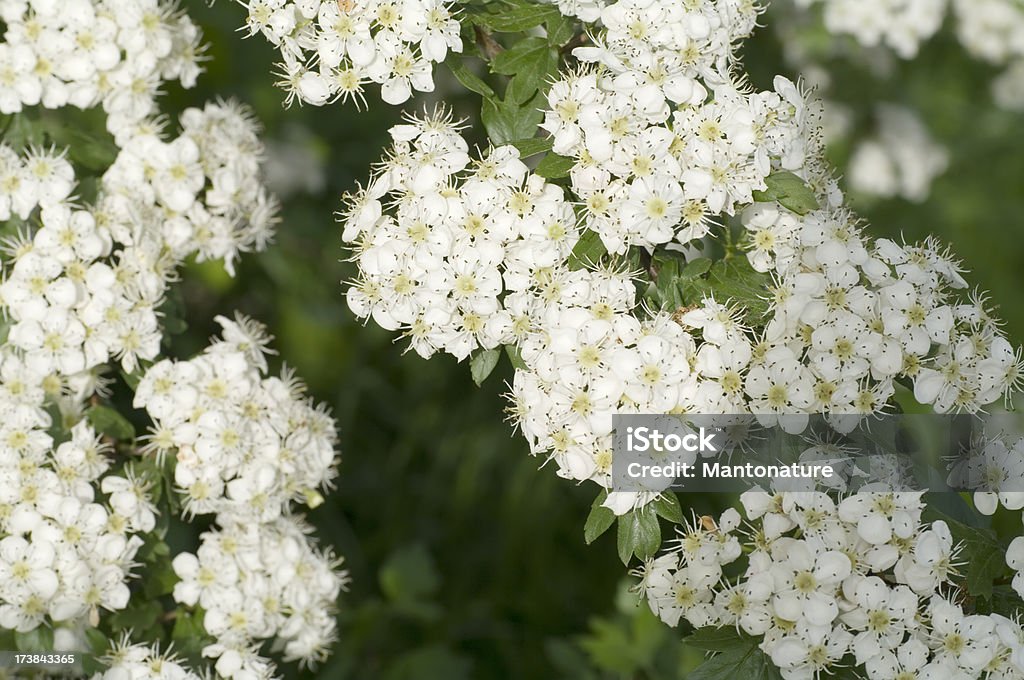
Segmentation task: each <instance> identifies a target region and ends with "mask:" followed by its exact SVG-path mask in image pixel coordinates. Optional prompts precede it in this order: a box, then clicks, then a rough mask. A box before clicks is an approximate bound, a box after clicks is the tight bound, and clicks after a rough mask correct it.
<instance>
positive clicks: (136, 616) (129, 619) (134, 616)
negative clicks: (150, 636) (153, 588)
mask: <svg viewBox="0 0 1024 680" xmlns="http://www.w3.org/2000/svg"><path fill="white" fill-rule="evenodd" d="M163 613H164V608H163V607H162V606H161V605H160V603H159V602H157V601H155V600H144V599H142V598H132V600H131V602H130V603H129V605H128V608H127V609H122V610H120V611H117V612H114V613H113V614H111V615H110V616H109V617H108V618H107V620H108V621H109V622H110V626H111V628H113V629H114V632H119V631H124V630H132V631H134V632H135V633H136V634H137V635H138V637H139V639H144V638H145V632H146V631H148V630H149V629H150V628H154V627H157V626H159V624H160V621H159V619H160V617H161V616H162V615H163Z"/></svg>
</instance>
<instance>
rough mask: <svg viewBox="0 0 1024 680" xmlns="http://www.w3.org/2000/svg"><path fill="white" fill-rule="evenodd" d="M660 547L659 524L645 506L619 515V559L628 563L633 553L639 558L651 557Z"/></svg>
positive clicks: (651, 511) (656, 518)
mask: <svg viewBox="0 0 1024 680" xmlns="http://www.w3.org/2000/svg"><path fill="white" fill-rule="evenodd" d="M659 547H661V525H660V524H659V523H658V516H657V515H656V514H655V513H654V511H653V510H651V509H650V508H647V507H643V508H639V509H637V510H633V511H632V512H630V513H627V514H625V515H622V516H621V517H619V522H618V549H619V559H620V560H622V563H623V564H626V565H628V564H629V560H630V558H631V557H632V556H633V555H636V556H637V557H639V558H640V559H641V560H646V559H648V558H649V557H653V556H654V553H656V552H657V551H658V548H659Z"/></svg>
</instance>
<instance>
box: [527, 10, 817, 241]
mask: <svg viewBox="0 0 1024 680" xmlns="http://www.w3.org/2000/svg"><path fill="white" fill-rule="evenodd" d="M756 18H757V9H756V7H755V6H754V5H752V4H751V3H738V2H718V3H712V2H700V3H691V5H689V6H686V7H684V6H682V5H678V4H674V3H668V2H636V1H635V0H622V1H620V2H616V3H614V4H611V5H608V6H607V7H605V8H604V9H603V11H602V12H601V21H602V23H603V25H604V26H605V32H604V33H602V34H601V35H600V36H596V37H595V42H596V44H597V46H596V47H584V48H578V49H576V50H575V51H574V54H575V55H576V56H577V57H578V58H579V59H580V60H581V61H583V62H585V63H587V64H590V65H589V66H586V67H584V68H583V69H582V70H580V71H577V72H574V73H570V74H568V75H566V76H564V77H563V78H562V79H561V80H559V81H558V82H556V83H555V84H554V86H553V87H552V88H551V91H550V93H549V95H548V105H549V108H548V110H547V112H546V115H545V120H544V123H543V125H542V127H543V128H544V129H545V130H547V131H548V132H549V133H550V134H551V136H552V140H553V144H554V151H555V152H556V153H559V154H562V155H565V156H569V157H572V158H573V159H575V160H576V165H575V167H574V168H573V170H572V174H571V179H572V188H573V192H574V193H575V194H576V195H577V196H578V197H579V199H580V201H581V202H582V203H583V205H584V207H585V210H584V215H585V221H586V226H587V228H588V229H590V230H591V231H593V232H595V233H597V234H599V235H600V236H601V239H602V241H603V242H604V244H605V246H606V247H607V248H608V250H609V251H610V252H613V253H621V252H624V251H625V250H626V249H627V248H629V247H631V246H645V247H653V246H657V245H661V244H665V243H669V242H670V241H674V240H675V241H678V242H681V243H686V242H688V241H691V240H693V239H699V238H701V237H703V236H704V235H705V234H707V232H708V228H709V225H710V219H711V218H712V217H713V216H715V215H719V214H721V213H723V212H724V213H727V214H733V212H734V210H735V208H736V206H737V205H743V204H748V203H750V202H752V201H753V197H752V192H753V191H755V190H764V189H765V188H766V186H765V178H766V177H767V176H768V175H769V174H770V173H771V171H772V169H773V166H782V167H786V168H789V169H793V168H795V167H799V166H801V165H802V164H803V162H804V159H803V150H802V149H801V148H800V146H799V143H798V142H799V141H800V140H802V139H804V138H805V137H806V135H805V134H803V132H802V131H803V127H804V126H805V124H806V119H807V117H808V116H807V111H806V110H805V107H804V106H803V98H802V96H801V94H800V92H799V91H798V90H797V88H796V87H795V86H794V85H793V84H792V83H790V82H789V81H787V80H785V79H782V78H779V79H778V80H777V81H776V90H777V91H776V92H749V91H747V90H746V89H745V88H742V87H740V86H738V85H737V84H736V82H735V79H734V78H732V76H731V73H730V70H731V68H732V67H733V65H734V59H733V52H734V50H735V47H736V44H737V42H738V41H739V40H741V39H742V38H744V37H746V36H747V35H749V33H750V31H751V30H752V29H753V26H754V22H755V20H756ZM712 95H713V96H712Z"/></svg>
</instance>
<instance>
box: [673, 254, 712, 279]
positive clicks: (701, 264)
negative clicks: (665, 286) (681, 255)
mask: <svg viewBox="0 0 1024 680" xmlns="http://www.w3.org/2000/svg"><path fill="white" fill-rule="evenodd" d="M713 264H714V262H712V261H711V260H710V259H709V258H706V257H699V258H697V259H696V260H691V261H689V262H687V263H686V266H685V267H683V270H682V271H681V272H679V278H680V279H683V280H686V279H696V278H698V277H701V276H704V275H705V274H707V273H708V270H710V269H711V265H713Z"/></svg>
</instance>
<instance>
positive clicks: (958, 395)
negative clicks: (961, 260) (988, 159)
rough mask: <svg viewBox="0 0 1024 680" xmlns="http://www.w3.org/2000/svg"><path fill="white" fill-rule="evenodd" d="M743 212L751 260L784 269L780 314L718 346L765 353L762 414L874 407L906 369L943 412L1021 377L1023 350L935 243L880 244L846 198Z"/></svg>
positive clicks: (979, 403)
mask: <svg viewBox="0 0 1024 680" xmlns="http://www.w3.org/2000/svg"><path fill="white" fill-rule="evenodd" d="M744 217H745V224H746V227H747V229H748V232H749V246H750V248H751V251H750V254H749V257H750V261H751V263H752V265H753V266H754V267H755V268H756V269H758V270H759V271H770V272H772V273H773V275H774V277H775V279H776V284H775V287H774V290H773V296H774V301H773V303H774V304H773V315H772V317H771V319H770V320H769V321H768V323H767V325H766V327H765V331H764V335H763V336H761V337H760V338H758V339H757V340H756V345H755V344H754V343H751V342H750V341H749V340H746V341H745V340H744V334H743V333H734V334H731V336H730V337H729V342H728V343H722V344H719V351H720V352H722V353H731V352H734V351H736V350H735V349H734V348H736V347H741V346H745V348H744V349H742V351H741V354H742V355H743V356H747V355H748V354H750V353H751V350H754V349H756V353H757V355H758V356H760V357H762V360H761V361H759V362H758V365H756V366H755V367H752V368H750V369H748V371H747V377H746V392H747V394H748V396H750V397H751V398H752V400H751V404H750V407H751V410H752V412H755V413H783V412H803V411H807V410H810V411H812V412H819V413H820V412H825V413H872V412H875V411H877V410H879V409H881V408H882V407H883V406H884V404H885V403H886V402H887V401H888V400H889V397H890V396H891V395H892V394H893V380H894V379H896V378H897V377H906V378H909V379H910V380H912V381H913V384H914V396H915V397H916V398H917V400H918V401H919V402H921V403H923V404H930V405H931V406H932V407H933V408H934V410H935V411H937V412H939V413H948V412H951V411H953V412H960V411H967V412H976V411H978V410H979V409H980V408H981V407H983V406H985V405H987V404H991V403H993V402H996V401H998V400H1000V399H1003V398H1004V397H1005V396H1008V395H1009V394H1010V393H1011V392H1012V391H1013V390H1015V389H1018V388H1019V387H1020V381H1021V367H1022V364H1021V357H1020V352H1019V350H1017V349H1015V348H1014V347H1012V346H1011V345H1010V343H1009V342H1008V341H1007V340H1006V338H1005V337H1004V336H1003V334H1002V332H1001V331H1000V330H999V328H998V325H997V322H996V321H995V320H994V319H993V318H992V317H991V316H990V315H989V313H988V311H987V310H986V309H985V307H984V305H983V304H982V303H983V300H980V299H974V300H972V299H970V298H964V297H962V296H957V295H955V293H956V291H958V290H961V289H963V288H965V287H966V285H967V284H966V282H965V281H964V280H963V278H962V277H961V275H960V268H959V265H958V263H957V262H956V261H955V260H953V259H952V258H951V257H950V255H949V253H948V252H947V251H945V250H943V249H941V248H939V247H937V245H936V244H935V243H933V242H932V241H930V240H929V241H926V242H924V243H922V244H918V245H899V244H897V243H895V242H893V241H890V240H888V239H878V240H877V241H874V242H873V243H872V242H871V241H870V240H868V239H866V238H865V236H864V235H863V233H862V232H861V230H860V228H859V227H858V226H857V224H856V223H855V221H854V218H853V217H852V216H851V214H850V213H849V212H848V211H846V210H844V209H841V208H839V209H831V210H830V209H826V210H819V211H814V212H812V213H810V214H808V215H806V216H805V217H802V218H801V217H799V216H797V215H795V214H793V213H791V212H789V211H787V210H785V209H781V208H779V207H775V206H763V205H756V206H754V207H752V208H750V209H748V211H747V213H746V214H745V216H744ZM701 322H702V323H703V319H701ZM716 344H718V343H716Z"/></svg>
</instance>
